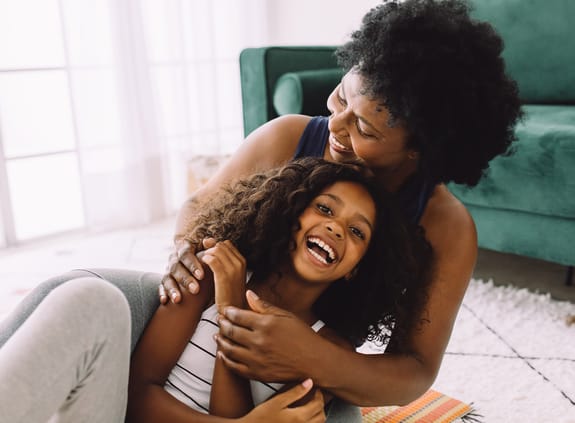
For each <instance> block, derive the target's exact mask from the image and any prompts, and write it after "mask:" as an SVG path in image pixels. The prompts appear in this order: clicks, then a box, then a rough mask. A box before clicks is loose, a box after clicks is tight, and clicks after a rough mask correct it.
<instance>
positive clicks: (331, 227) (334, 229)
mask: <svg viewBox="0 0 575 423" xmlns="http://www.w3.org/2000/svg"><path fill="white" fill-rule="evenodd" d="M326 228H327V230H328V231H329V232H331V233H332V234H334V236H335V237H336V238H337V239H342V238H343V230H342V229H341V227H340V226H339V225H338V224H336V223H334V222H331V223H328V224H327V225H326Z"/></svg>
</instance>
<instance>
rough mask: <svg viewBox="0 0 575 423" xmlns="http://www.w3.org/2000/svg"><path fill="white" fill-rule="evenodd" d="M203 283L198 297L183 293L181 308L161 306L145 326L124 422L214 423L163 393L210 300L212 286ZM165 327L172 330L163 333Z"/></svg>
mask: <svg viewBox="0 0 575 423" xmlns="http://www.w3.org/2000/svg"><path fill="white" fill-rule="evenodd" d="M205 282H206V283H204V285H203V288H204V289H202V291H201V292H200V293H199V294H198V295H192V294H190V293H187V292H184V293H183V298H182V301H181V303H180V304H172V303H168V304H166V305H161V306H160V307H159V308H158V310H157V311H156V313H155V314H154V316H153V317H152V320H151V321H150V322H149V323H148V325H147V326H146V330H145V331H144V334H143V335H142V337H141V338H140V341H139V343H138V345H137V346H136V349H135V351H134V353H133V354H132V358H131V366H130V382H129V390H128V410H127V418H126V421H127V422H140V423H146V422H162V421H170V422H173V423H178V422H190V421H196V422H203V421H210V422H217V420H208V419H206V415H205V414H202V413H199V412H197V411H195V410H193V409H191V408H189V407H188V406H187V405H185V404H184V403H182V402H180V401H178V400H177V399H176V398H174V397H173V396H172V395H171V394H169V393H168V392H166V391H165V390H164V384H165V382H166V380H167V378H168V376H169V374H170V372H171V370H172V368H173V367H174V366H175V365H176V362H177V361H178V359H179V357H180V355H181V354H182V352H183V351H184V349H185V347H186V345H187V343H188V341H189V339H190V338H191V336H192V334H193V333H194V331H195V329H196V325H197V323H198V321H199V319H200V316H201V314H202V312H203V310H204V309H205V308H206V305H207V304H208V302H209V301H210V300H211V298H213V283H211V282H209V281H207V280H206V281H205ZM166 327H170V328H171V330H169V331H166ZM207 417H211V416H207ZM222 421H223V420H222Z"/></svg>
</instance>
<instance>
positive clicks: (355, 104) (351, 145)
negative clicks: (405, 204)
mask: <svg viewBox="0 0 575 423" xmlns="http://www.w3.org/2000/svg"><path fill="white" fill-rule="evenodd" d="M327 108H328V110H329V111H330V112H331V115H330V117H329V131H330V136H329V154H330V156H331V157H332V159H333V160H335V161H349V160H358V159H359V161H361V162H363V163H364V164H366V165H367V166H368V167H370V168H371V169H372V171H373V172H374V173H375V174H381V173H383V174H393V173H396V172H399V173H405V172H406V171H407V172H408V173H411V172H413V171H414V170H415V168H416V167H417V162H416V159H417V153H416V152H415V151H414V150H412V149H408V148H407V147H406V140H407V130H406V129H405V127H404V126H403V125H402V124H401V123H400V122H396V124H395V125H394V126H393V127H392V126H390V125H389V121H390V114H389V112H388V110H387V109H386V108H385V107H384V106H383V105H382V104H381V102H379V101H377V100H373V99H371V98H370V97H368V96H367V95H366V94H365V93H363V78H362V77H361V76H360V75H359V74H358V73H357V72H354V71H353V70H351V71H349V72H348V73H347V74H346V75H345V76H344V77H343V78H342V80H341V82H340V84H339V85H338V86H337V87H335V89H334V90H333V92H332V93H331V94H330V96H329V98H328V100H327Z"/></svg>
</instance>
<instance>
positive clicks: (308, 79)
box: [273, 68, 343, 116]
mask: <svg viewBox="0 0 575 423" xmlns="http://www.w3.org/2000/svg"><path fill="white" fill-rule="evenodd" d="M342 76H343V71H342V70H341V69H339V68H334V69H317V70H306V71H300V72H287V73H284V74H283V75H282V76H281V77H280V78H279V79H278V81H277V83H276V86H275V89H274V95H273V102H274V108H275V110H276V112H277V113H278V115H280V116H281V115H286V114H290V113H296V114H299V113H301V114H304V115H309V116H326V115H327V114H328V110H327V106H326V101H327V97H328V96H329V94H330V93H331V92H332V91H333V89H334V87H335V86H336V85H337V84H339V81H340V80H341V78H342ZM304 97H305V98H304Z"/></svg>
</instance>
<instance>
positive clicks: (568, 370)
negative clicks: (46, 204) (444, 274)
mask: <svg viewBox="0 0 575 423" xmlns="http://www.w3.org/2000/svg"><path fill="white" fill-rule="evenodd" d="M172 227H173V221H172V220H168V221H165V222H159V223H157V224H154V225H150V226H149V227H146V228H136V229H131V230H123V231H115V232H109V233H102V234H92V235H85V234H83V235H79V234H76V235H71V236H67V237H63V238H61V239H59V240H52V241H50V242H44V243H41V244H38V245H33V246H27V247H21V248H17V249H12V250H4V251H3V250H0V318H1V317H2V315H3V314H5V313H7V312H8V311H9V310H10V309H11V308H12V307H13V306H14V305H15V304H16V303H17V301H19V300H20V299H21V298H22V296H23V295H24V294H25V293H26V292H27V290H29V289H31V288H33V287H34V286H35V285H36V284H37V283H38V282H40V281H42V280H44V279H46V278H48V277H50V276H52V275H55V274H58V273H61V272H64V271H67V270H70V269H73V268H78V267H118V268H128V269H139V270H148V271H157V272H162V271H163V268H164V266H165V264H166V262H167V257H168V255H169V252H170V245H171V231H172ZM498 282H501V281H498ZM570 316H575V304H573V303H568V302H558V301H553V300H551V299H550V297H549V296H544V295H536V294H532V293H530V292H528V291H526V290H518V289H516V288H506V287H500V286H499V287H496V286H493V285H492V284H491V283H484V282H482V281H472V282H471V285H470V288H469V290H468V293H467V295H466V298H465V301H464V304H463V306H462V308H461V311H460V313H459V316H458V320H457V323H456V327H455V329H454V334H453V336H452V339H451V342H450V344H449V347H448V351H447V354H446V355H445V358H444V361H443V365H442V368H441V372H440V374H439V376H438V378H437V381H436V383H435V385H434V389H436V390H439V391H441V392H443V393H445V394H447V395H449V396H452V397H454V398H457V399H460V400H462V401H464V402H467V403H473V405H474V406H475V407H476V409H477V412H478V413H479V414H481V415H483V418H482V419H481V421H483V422H486V423H495V422H502V423H503V422H505V423H509V422H521V423H523V422H553V423H575V324H573V325H569V324H568V323H567V320H568V319H569V317H570Z"/></svg>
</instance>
